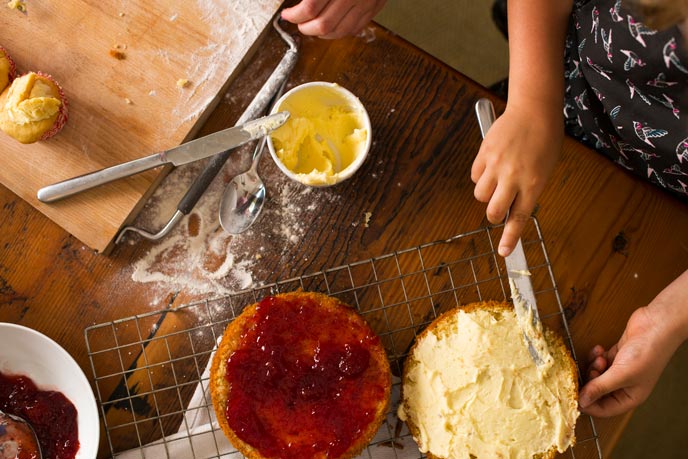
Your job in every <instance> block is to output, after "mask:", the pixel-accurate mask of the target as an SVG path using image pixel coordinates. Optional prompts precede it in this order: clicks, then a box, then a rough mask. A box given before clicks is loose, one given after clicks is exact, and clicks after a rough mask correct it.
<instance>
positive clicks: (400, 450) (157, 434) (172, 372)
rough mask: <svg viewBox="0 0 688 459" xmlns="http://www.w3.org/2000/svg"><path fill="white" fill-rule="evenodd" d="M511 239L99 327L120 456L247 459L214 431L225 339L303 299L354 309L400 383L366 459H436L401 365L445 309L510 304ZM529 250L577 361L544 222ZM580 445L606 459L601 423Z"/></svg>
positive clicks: (100, 382) (414, 252)
mask: <svg viewBox="0 0 688 459" xmlns="http://www.w3.org/2000/svg"><path fill="white" fill-rule="evenodd" d="M502 229H503V228H502V226H491V227H486V228H480V229H477V230H475V231H471V232H468V233H464V234H459V235H456V236H454V237H452V238H450V239H447V240H443V241H436V242H431V243H427V244H424V245H421V246H418V247H414V248H411V249H406V250H399V251H395V252H393V253H390V254H387V255H383V256H379V257H375V258H372V259H369V260H365V261H359V262H355V263H351V264H347V265H343V266H339V267H336V268H331V269H326V270H324V271H321V272H318V273H314V274H308V275H303V276H300V277H297V278H293V279H288V280H284V281H279V282H277V283H274V284H270V285H265V286H261V287H257V288H254V289H251V290H246V291H242V292H238V293H236V294H232V295H229V296H225V297H221V298H215V299H208V300H204V301H200V302H195V303H191V304H187V305H184V306H181V307H177V308H174V309H164V310H161V311H156V312H151V313H147V314H142V315H137V316H133V317H129V318H125V319H121V320H117V321H113V322H109V323H104V324H100V325H95V326H92V327H88V328H87V329H86V330H85V332H84V333H85V338H86V345H87V349H88V355H89V359H90V361H91V365H92V369H93V374H94V378H95V387H96V394H97V397H98V400H99V405H100V410H101V416H102V419H103V420H104V428H105V437H106V440H107V445H108V447H109V449H110V453H111V454H112V456H113V457H122V458H127V459H129V458H134V459H144V458H145V459H149V458H193V459H205V458H232V459H240V458H242V457H243V456H242V455H241V454H240V453H238V452H236V451H235V450H233V449H232V448H231V445H229V443H228V442H227V440H226V438H224V435H223V434H222V431H221V430H219V427H218V426H217V423H216V421H215V418H214V413H213V407H212V402H211V400H210V396H209V392H208V390H207V387H208V374H207V368H206V366H207V365H208V362H209V360H210V357H211V354H212V352H213V348H214V346H215V343H216V342H217V339H218V337H220V336H222V333H223V331H224V329H225V327H226V325H227V324H228V323H229V322H230V321H232V320H233V319H234V318H235V317H236V316H237V315H238V314H239V313H240V312H241V310H242V309H243V307H245V306H246V305H249V304H252V303H254V302H256V301H258V300H260V299H261V298H263V297H265V296H267V295H271V294H275V293H278V292H287V291H293V290H297V289H303V290H311V291H320V292H323V293H327V294H329V295H332V296H335V297H338V298H339V299H341V300H342V301H344V302H345V303H347V304H349V305H351V306H352V307H355V309H356V310H357V311H358V312H359V313H360V314H361V315H362V316H363V317H364V318H365V319H366V320H367V321H368V323H369V324H370V325H371V326H372V328H373V329H374V330H375V332H376V333H377V334H378V335H379V336H380V338H381V340H382V342H383V344H384V346H385V349H386V351H387V355H388V358H389V361H390V364H391V368H392V373H393V375H394V378H393V381H394V385H393V391H392V403H390V410H389V412H388V415H387V419H386V422H384V423H383V425H382V427H381V428H380V431H379V432H378V434H377V436H376V437H375V438H374V439H373V441H372V442H371V444H370V445H369V446H368V448H367V449H366V450H364V451H363V453H362V454H361V456H360V457H363V458H368V459H382V458H385V459H386V458H395V459H419V458H423V457H425V456H424V455H423V454H421V453H420V452H419V451H418V449H417V446H416V445H415V443H414V442H413V439H412V438H411V436H410V434H409V432H408V430H407V428H406V426H405V425H404V424H403V423H401V422H400V421H399V420H398V418H397V416H396V409H397V406H398V394H399V389H400V387H399V386H400V382H399V376H400V375H401V371H402V363H403V361H404V359H405V357H406V355H407V352H408V350H409V349H410V347H411V345H412V344H413V340H414V338H415V336H416V335H417V334H418V333H419V332H420V331H421V330H423V328H424V327H425V326H427V325H428V324H429V323H430V322H432V320H434V319H435V318H436V317H437V316H438V315H440V314H441V313H443V312H444V311H447V310H449V309H451V308H453V307H456V306H460V305H464V304H468V303H470V302H474V301H481V300H488V299H492V300H501V299H508V298H509V296H510V294H509V286H508V280H507V276H506V269H505V266H504V261H503V259H502V258H501V257H499V256H498V255H497V254H496V250H495V247H496V244H495V241H498V239H499V237H500V235H501V232H502ZM522 241H523V247H524V250H525V253H526V258H527V260H528V264H529V267H530V271H531V274H532V281H533V287H534V290H535V296H536V299H537V302H538V308H539V310H540V316H541V318H542V321H543V323H544V324H545V325H546V326H548V327H550V328H552V329H554V330H556V331H558V332H559V333H560V334H561V335H562V336H564V337H565V338H566V341H567V344H568V345H569V348H570V349H571V351H572V352H573V343H572V340H571V334H570V332H569V326H568V322H567V320H566V315H565V312H564V309H563V307H562V303H561V299H560V297H559V294H558V291H557V286H556V282H555V280H554V275H553V273H552V268H551V264H550V262H549V258H548V256H547V252H546V249H545V244H544V241H543V238H542V234H541V232H540V227H539V225H538V223H537V220H536V219H532V224H529V225H528V227H527V228H526V230H525V231H524V234H523V236H522ZM573 356H574V359H575V358H576V356H575V352H574V353H573ZM576 362H577V361H576ZM199 422H200V425H199ZM576 438H577V444H576V446H574V447H573V448H570V449H569V450H568V451H566V452H565V453H563V454H562V455H560V456H559V457H571V458H599V459H601V458H602V451H601V448H600V444H599V441H598V435H597V431H596V429H595V425H594V422H593V419H592V418H591V417H589V416H587V415H581V417H580V418H579V420H578V423H577V426H576ZM121 452H125V453H124V454H121Z"/></svg>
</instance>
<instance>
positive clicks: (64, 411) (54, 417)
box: [0, 372, 79, 459]
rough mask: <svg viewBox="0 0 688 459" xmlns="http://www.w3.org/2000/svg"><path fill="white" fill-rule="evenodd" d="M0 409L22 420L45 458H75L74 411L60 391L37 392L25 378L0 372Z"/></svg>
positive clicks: (77, 441) (30, 381)
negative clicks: (28, 425)
mask: <svg viewBox="0 0 688 459" xmlns="http://www.w3.org/2000/svg"><path fill="white" fill-rule="evenodd" d="M0 410H1V411H4V412H5V413H9V414H14V415H16V416H19V417H22V418H24V419H25V420H26V421H27V422H28V423H29V424H31V427H33V430H34V431H35V432H36V436H37V437H38V443H39V444H40V445H41V451H42V453H43V457H44V458H46V459H74V458H75V457H76V453H77V451H78V450H79V434H78V426H77V411H76V408H75V407H74V405H73V404H72V402H70V401H69V400H68V399H67V397H65V396H64V395H63V394H62V393H61V392H57V391H52V390H40V389H38V388H37V387H36V385H35V384H34V382H33V381H32V380H31V378H29V377H27V376H16V375H5V374H3V373H2V372H0Z"/></svg>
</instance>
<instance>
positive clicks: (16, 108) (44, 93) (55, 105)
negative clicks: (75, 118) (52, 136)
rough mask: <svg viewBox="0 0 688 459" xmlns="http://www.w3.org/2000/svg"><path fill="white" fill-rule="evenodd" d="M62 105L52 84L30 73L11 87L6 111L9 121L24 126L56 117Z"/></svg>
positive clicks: (18, 79)
mask: <svg viewBox="0 0 688 459" xmlns="http://www.w3.org/2000/svg"><path fill="white" fill-rule="evenodd" d="M61 105H62V102H61V101H60V99H58V98H56V97H54V89H53V88H52V87H51V86H50V84H48V83H46V82H44V81H42V80H41V79H40V78H37V75H36V74H35V73H28V74H26V75H23V76H21V77H19V78H17V79H16V80H15V81H14V84H13V85H12V86H10V89H9V91H8V93H7V100H6V102H5V107H4V110H5V112H6V116H7V118H8V120H10V121H11V122H13V123H15V124H19V125H22V124H28V123H35V122H38V121H43V120H47V119H50V118H52V117H55V116H56V115H57V114H58V112H59V111H60V106H61Z"/></svg>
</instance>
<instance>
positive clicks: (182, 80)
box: [177, 78, 191, 89]
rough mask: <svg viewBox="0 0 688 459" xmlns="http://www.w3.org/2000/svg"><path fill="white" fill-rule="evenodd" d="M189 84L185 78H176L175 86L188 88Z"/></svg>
mask: <svg viewBox="0 0 688 459" xmlns="http://www.w3.org/2000/svg"><path fill="white" fill-rule="evenodd" d="M189 86H191V82H190V81H189V80H187V79H186V78H180V79H178V80H177V87H178V88H182V89H183V88H188V87H189Z"/></svg>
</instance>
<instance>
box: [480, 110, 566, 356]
mask: <svg viewBox="0 0 688 459" xmlns="http://www.w3.org/2000/svg"><path fill="white" fill-rule="evenodd" d="M475 113H476V115H477V117H478V124H479V125H480V132H481V134H482V136H483V138H485V135H486V134H487V131H488V129H489V128H490V126H492V123H493V122H494V120H495V118H496V116H495V112H494V107H493V105H492V102H491V101H490V100H489V99H480V100H478V102H476V104H475ZM507 220H508V216H507ZM504 263H505V265H506V271H507V277H508V278H509V288H510V290H511V299H512V301H513V303H514V311H515V312H516V318H517V320H518V324H519V327H520V328H521V331H522V332H523V337H524V339H525V342H526V344H527V346H528V352H529V353H530V356H531V357H532V358H533V361H534V362H535V364H536V365H537V366H538V367H540V368H544V367H545V366H551V365H552V362H553V361H552V355H551V353H550V352H549V349H548V347H547V342H546V341H545V337H544V334H543V331H542V323H541V322H540V315H539V314H538V309H537V302H536V301H535V293H534V292H533V284H532V282H531V280H530V271H529V269H528V262H527V261H526V255H525V253H524V251H523V244H522V243H521V239H520V238H519V240H518V242H517V243H516V247H515V248H514V250H513V252H511V254H509V255H508V256H506V257H504Z"/></svg>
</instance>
